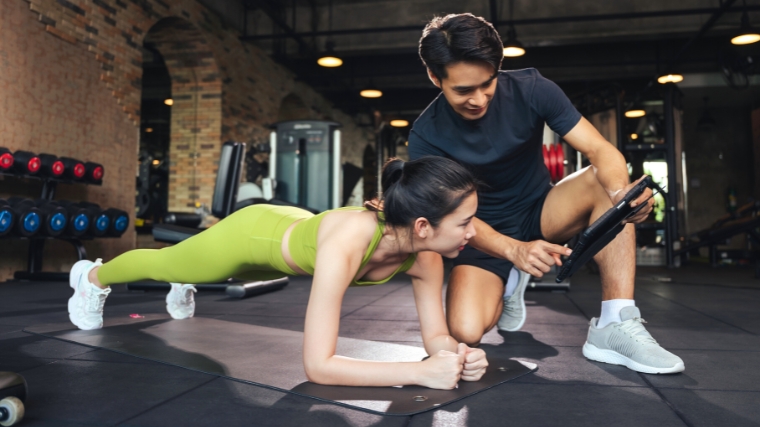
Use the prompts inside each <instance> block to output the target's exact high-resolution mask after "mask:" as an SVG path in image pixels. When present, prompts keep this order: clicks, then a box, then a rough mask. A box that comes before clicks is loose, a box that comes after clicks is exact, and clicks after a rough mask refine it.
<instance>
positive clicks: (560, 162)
mask: <svg viewBox="0 0 760 427" xmlns="http://www.w3.org/2000/svg"><path fill="white" fill-rule="evenodd" d="M556 156H557V182H559V181H562V178H564V177H565V150H564V149H563V148H562V143H559V144H557V153H556Z"/></svg>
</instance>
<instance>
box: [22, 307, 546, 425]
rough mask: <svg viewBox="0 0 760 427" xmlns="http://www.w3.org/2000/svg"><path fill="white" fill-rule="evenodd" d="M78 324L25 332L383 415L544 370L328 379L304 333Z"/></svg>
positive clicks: (120, 321) (348, 341)
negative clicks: (441, 379) (354, 381)
mask: <svg viewBox="0 0 760 427" xmlns="http://www.w3.org/2000/svg"><path fill="white" fill-rule="evenodd" d="M72 328H73V325H71V324H68V323H67V324H53V325H41V326H33V327H29V328H26V329H24V331H25V332H28V333H32V334H38V335H43V336H46V337H50V338H55V339H60V340H63V341H70V342H74V343H77V344H82V345H86V346H90V347H97V348H103V349H107V350H111V351H115V352H118V353H123V354H128V355H131V356H136V357H140V358H145V359H149V360H153V361H156V362H162V363H167V364H170V365H175V366H180V367H183V368H187V369H192V370H197V371H201V372H204V373H208V374H212V375H219V376H223V377H227V378H230V379H233V380H238V381H242V382H247V383H251V384H255V385H258V386H263V387H267V388H272V389H276V390H279V391H285V392H288V393H294V394H298V395H301V396H307V397H311V398H314V399H317V400H320V401H326V402H330V403H335V404H338V405H342V406H347V407H350V408H354V409H360V410H364V411H367V412H372V413H376V414H381V415H412V414H416V413H419V412H424V411H428V410H431V409H435V408H437V407H439V406H442V405H445V404H448V403H451V402H454V401H457V400H460V399H463V398H465V397H467V396H470V395H472V394H475V393H478V392H481V391H483V390H487V389H489V388H491V387H494V386H496V385H498V384H501V383H503V382H506V381H509V380H512V379H514V378H517V377H519V376H522V375H525V374H528V373H530V372H532V371H534V370H535V369H536V365H535V364H532V363H529V362H518V361H515V360H509V359H502V360H498V359H493V358H491V357H489V367H488V370H487V372H486V374H485V375H484V376H483V378H482V379H481V380H480V381H477V382H471V381H460V383H459V387H458V388H457V389H454V390H434V389H429V388H425V387H419V386H404V387H344V386H324V385H319V384H314V383H310V382H308V381H307V379H306V374H305V373H304V370H303V362H302V346H303V333H302V332H295V331H288V330H282V329H275V328H267V327H263V326H256V325H248V324H241V323H235V322H228V321H224V320H218V319H209V318H202V317H195V318H191V319H187V320H172V319H171V318H169V317H168V316H167V315H146V316H145V317H144V318H141V319H132V318H129V317H127V316H124V317H123V318H106V319H105V326H104V328H103V329H99V330H95V331H80V330H78V329H72ZM337 354H340V355H343V356H348V357H354V358H360V359H369V360H379V361H399V362H401V361H407V362H414V361H419V360H421V359H422V358H423V357H424V356H425V355H426V353H425V350H424V349H422V348H418V347H411V346H405V345H399V344H391V343H383V342H376V341H365V340H358V339H352V338H338V348H337Z"/></svg>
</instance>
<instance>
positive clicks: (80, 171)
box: [74, 163, 84, 178]
mask: <svg viewBox="0 0 760 427" xmlns="http://www.w3.org/2000/svg"><path fill="white" fill-rule="evenodd" d="M74 176H75V177H77V178H81V177H83V176H84V165H83V164H81V163H77V164H76V165H74Z"/></svg>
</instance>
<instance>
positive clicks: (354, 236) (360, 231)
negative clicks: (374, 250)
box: [319, 210, 377, 245]
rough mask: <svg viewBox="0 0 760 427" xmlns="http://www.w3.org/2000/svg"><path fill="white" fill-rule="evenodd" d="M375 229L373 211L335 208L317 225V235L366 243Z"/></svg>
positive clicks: (375, 223) (375, 222)
mask: <svg viewBox="0 0 760 427" xmlns="http://www.w3.org/2000/svg"><path fill="white" fill-rule="evenodd" d="M375 230H377V216H376V214H375V212H371V211H367V210H362V211H360V210H356V211H354V210H335V211H332V212H328V213H327V214H326V215H325V217H324V219H322V223H321V224H320V226H319V237H320V239H321V238H322V237H328V236H329V237H330V238H331V239H333V238H334V239H337V240H340V241H351V242H355V243H357V244H358V245H366V244H368V243H369V242H370V241H371V240H372V237H373V236H374V234H375Z"/></svg>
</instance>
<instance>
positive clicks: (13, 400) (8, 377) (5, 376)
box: [0, 372, 27, 426]
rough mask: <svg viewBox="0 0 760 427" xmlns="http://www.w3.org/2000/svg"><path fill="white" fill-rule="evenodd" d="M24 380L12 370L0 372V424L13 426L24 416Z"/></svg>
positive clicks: (25, 392) (25, 393) (25, 389)
mask: <svg viewBox="0 0 760 427" xmlns="http://www.w3.org/2000/svg"><path fill="white" fill-rule="evenodd" d="M26 395H27V386H26V380H24V377H22V376H21V375H19V374H16V373H13V372H0V425H1V426H13V425H16V424H18V423H19V422H21V419H23V418H24V400H26Z"/></svg>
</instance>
